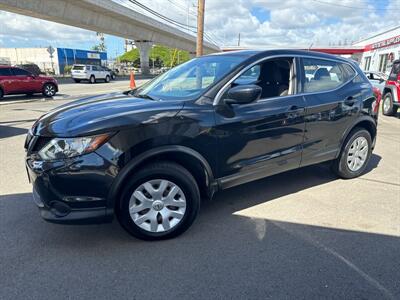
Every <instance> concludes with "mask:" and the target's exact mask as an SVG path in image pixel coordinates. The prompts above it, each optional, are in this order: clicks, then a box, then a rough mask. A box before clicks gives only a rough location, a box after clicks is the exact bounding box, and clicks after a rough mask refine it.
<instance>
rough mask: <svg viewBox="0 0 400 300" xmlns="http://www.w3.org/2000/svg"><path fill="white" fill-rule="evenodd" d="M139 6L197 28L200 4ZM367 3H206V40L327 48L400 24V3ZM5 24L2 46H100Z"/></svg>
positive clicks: (14, 19) (44, 25)
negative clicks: (259, 14) (263, 14)
mask: <svg viewBox="0 0 400 300" xmlns="http://www.w3.org/2000/svg"><path fill="white" fill-rule="evenodd" d="M113 1H115V2H119V3H123V4H125V5H127V6H129V7H131V8H133V9H136V10H138V11H142V12H143V13H144V14H147V15H149V17H151V14H150V13H148V12H145V11H144V10H143V9H140V8H138V7H137V6H135V5H133V4H131V3H129V2H128V1H127V0H113ZM324 2H325V3H324ZM140 3H142V4H144V5H146V6H148V7H150V8H152V9H153V10H155V11H157V12H160V13H161V14H163V15H165V16H167V17H169V18H171V19H173V20H176V21H178V22H180V23H181V24H183V25H184V26H185V25H186V24H187V23H188V24H189V25H190V26H194V27H195V26H196V16H195V14H196V7H195V5H196V3H197V1H196V0H168V1H167V0H165V1H153V0H140ZM326 3H328V4H326ZM366 3H367V2H366V0H365V1H354V0H341V1H339V0H321V1H319V0H318V1H317V0H302V1H299V0H235V1H233V0H207V1H206V14H205V31H206V33H207V38H211V39H212V40H213V41H215V42H217V43H218V44H219V45H225V46H230V45H236V44H237V39H238V34H239V33H240V34H241V45H242V46H249V47H252V46H282V47H285V46H293V45H296V46H308V45H310V44H311V43H313V44H314V45H320V46H324V45H328V44H331V43H336V44H337V43H338V42H339V41H341V43H343V42H344V41H347V42H351V41H356V40H359V39H361V38H364V37H368V36H370V35H371V34H373V33H376V32H380V31H383V30H386V29H388V28H391V27H394V26H397V25H399V23H398V7H399V4H398V2H396V1H395V0H388V1H387V2H386V4H385V2H384V1H379V8H380V9H383V10H379V11H374V6H373V5H372V4H368V5H366ZM371 3H372V2H371ZM396 3H397V4H396ZM188 5H189V10H188ZM375 5H378V4H375ZM345 6H352V7H357V8H347V7H345ZM255 7H259V8H261V9H262V10H264V11H268V12H269V17H268V18H267V20H265V21H264V22H260V21H259V20H258V19H257V18H256V17H255V16H253V15H252V14H251V11H252V9H253V8H255ZM188 11H189V14H188ZM0 24H2V25H1V26H0V44H2V45H3V46H7V44H8V41H11V39H13V40H14V41H31V40H32V39H34V40H35V41H38V42H40V43H41V42H43V43H44V44H46V43H47V44H49V43H50V42H57V43H58V44H59V45H58V46H68V45H73V44H75V45H77V46H79V45H81V44H82V42H90V43H92V44H94V43H95V42H96V36H95V34H94V33H93V32H90V31H87V30H83V29H78V28H74V27H70V26H65V25H60V24H56V23H52V22H47V21H42V20H38V19H33V18H28V17H23V16H18V15H14V14H10V13H6V12H0ZM1 40H2V41H1Z"/></svg>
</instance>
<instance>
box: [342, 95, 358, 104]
mask: <svg viewBox="0 0 400 300" xmlns="http://www.w3.org/2000/svg"><path fill="white" fill-rule="evenodd" d="M355 102H356V99H354V98H353V97H352V96H350V97H347V98H346V99H345V100H344V104H346V105H348V106H352V105H353V104H354V103H355Z"/></svg>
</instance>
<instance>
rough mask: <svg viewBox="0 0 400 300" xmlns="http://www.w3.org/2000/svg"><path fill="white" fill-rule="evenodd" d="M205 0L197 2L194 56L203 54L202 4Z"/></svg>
mask: <svg viewBox="0 0 400 300" xmlns="http://www.w3.org/2000/svg"><path fill="white" fill-rule="evenodd" d="M204 2H205V0H198V2H197V44H196V56H202V55H203V34H204V6H205V3H204Z"/></svg>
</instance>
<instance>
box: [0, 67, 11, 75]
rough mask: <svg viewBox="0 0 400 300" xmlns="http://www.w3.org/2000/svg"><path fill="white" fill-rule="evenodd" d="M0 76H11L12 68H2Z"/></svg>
mask: <svg viewBox="0 0 400 300" xmlns="http://www.w3.org/2000/svg"><path fill="white" fill-rule="evenodd" d="M0 76H11V71H10V68H0Z"/></svg>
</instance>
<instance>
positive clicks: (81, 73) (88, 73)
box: [71, 65, 111, 83]
mask: <svg viewBox="0 0 400 300" xmlns="http://www.w3.org/2000/svg"><path fill="white" fill-rule="evenodd" d="M71 77H72V79H73V80H74V81H75V82H81V81H82V80H87V81H89V82H90V83H96V82H97V81H98V80H104V82H110V80H111V74H110V72H109V71H107V70H105V69H104V68H103V67H101V66H94V65H93V66H92V65H73V66H72V69H71Z"/></svg>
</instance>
